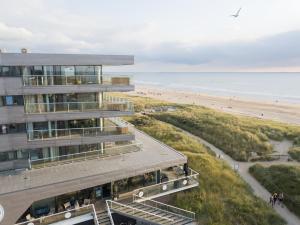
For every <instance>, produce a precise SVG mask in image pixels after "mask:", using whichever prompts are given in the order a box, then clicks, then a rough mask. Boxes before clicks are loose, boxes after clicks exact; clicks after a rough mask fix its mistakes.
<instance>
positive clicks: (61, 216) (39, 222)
mask: <svg viewBox="0 0 300 225" xmlns="http://www.w3.org/2000/svg"><path fill="white" fill-rule="evenodd" d="M88 213H89V214H90V215H91V216H92V219H93V220H94V223H95V224H97V225H98V224H99V221H98V218H97V215H96V211H95V207H94V205H93V204H90V205H86V206H82V207H79V208H78V209H70V210H67V211H63V212H59V213H55V214H52V215H47V216H42V217H40V218H31V219H29V220H28V221H25V222H21V223H17V224H15V225H28V224H34V225H48V224H53V223H57V222H60V221H64V220H70V219H71V218H75V217H77V216H82V215H85V214H88Z"/></svg>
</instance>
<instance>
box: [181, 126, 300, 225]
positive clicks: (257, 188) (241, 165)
mask: <svg viewBox="0 0 300 225" xmlns="http://www.w3.org/2000/svg"><path fill="white" fill-rule="evenodd" d="M182 131H183V132H184V133H185V134H187V135H189V136H191V137H193V138H195V139H197V140H198V141H199V142H201V143H202V144H204V145H206V146H208V147H210V149H211V150H213V151H214V152H215V153H216V154H217V155H222V159H223V160H225V161H226V162H227V163H228V164H230V165H232V166H233V167H234V165H238V170H237V171H238V173H239V174H240V176H241V177H242V178H243V179H244V180H245V181H246V182H247V183H248V184H249V185H250V186H251V188H252V189H253V191H254V194H255V195H256V196H258V197H260V198H261V199H263V200H264V201H266V202H269V197H270V195H271V194H270V193H269V192H268V191H267V190H266V189H265V188H264V187H263V186H262V185H261V184H260V183H259V182H258V181H257V180H256V179H254V178H253V177H252V176H251V175H250V173H249V167H251V166H252V165H254V164H255V163H252V162H238V161H235V160H234V159H232V158H231V157H230V156H229V155H226V154H225V153H224V152H223V151H222V150H221V149H219V148H217V147H215V146H214V145H212V144H210V143H208V142H207V141H205V140H203V139H202V138H199V137H198V136H195V135H193V134H191V133H189V132H187V131H185V130H182ZM260 164H262V165H265V166H268V165H276V164H287V165H299V163H297V162H282V161H272V162H260ZM274 209H275V210H276V212H277V213H278V214H279V215H280V216H281V217H282V218H284V219H285V220H286V221H287V224H288V225H299V224H300V218H298V217H297V216H296V215H295V214H293V213H292V212H291V211H289V210H288V208H286V207H284V208H281V207H279V206H276V207H274Z"/></svg>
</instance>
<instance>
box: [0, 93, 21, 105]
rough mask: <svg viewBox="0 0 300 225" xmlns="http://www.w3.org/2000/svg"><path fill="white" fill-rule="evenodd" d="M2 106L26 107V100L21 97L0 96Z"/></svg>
mask: <svg viewBox="0 0 300 225" xmlns="http://www.w3.org/2000/svg"><path fill="white" fill-rule="evenodd" d="M0 99H1V100H0V106H13V105H24V99H23V96H21V95H14V96H11V95H9V96H0Z"/></svg>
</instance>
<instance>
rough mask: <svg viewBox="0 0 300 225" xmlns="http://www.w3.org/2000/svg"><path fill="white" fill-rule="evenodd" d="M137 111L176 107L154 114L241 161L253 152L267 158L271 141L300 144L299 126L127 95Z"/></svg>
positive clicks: (153, 115)
mask: <svg viewBox="0 0 300 225" xmlns="http://www.w3.org/2000/svg"><path fill="white" fill-rule="evenodd" d="M127 97H128V98H130V100H131V101H133V102H134V104H135V106H136V111H137V112H139V111H142V110H144V109H145V108H151V107H157V106H162V105H172V106H176V107H177V110H176V111H174V112H162V113H154V114H151V116H152V117H154V118H156V119H159V120H161V121H164V122H168V123H171V124H173V125H175V126H177V127H180V128H182V129H184V130H187V131H189V132H191V133H193V134H194V135H197V136H199V137H201V138H203V139H205V140H206V141H208V142H210V143H211V144H213V145H215V146H216V147H218V148H220V149H222V150H223V151H224V152H225V153H227V154H228V155H230V156H231V157H232V158H234V159H236V160H240V161H248V160H249V159H251V155H252V153H254V152H255V153H256V154H257V155H258V156H259V157H265V156H266V155H268V154H270V153H272V151H273V146H272V145H271V144H270V143H269V139H272V140H277V141H280V140H283V139H289V140H293V141H294V143H295V144H296V143H298V142H299V143H300V138H299V137H300V127H299V126H292V125H286V124H283V123H279V122H274V121H270V120H261V119H255V118H250V117H245V116H234V115H231V114H228V113H223V112H219V111H216V110H213V109H208V108H205V107H201V106H192V105H179V104H171V103H167V102H162V101H159V100H154V99H151V98H144V97H135V96H127Z"/></svg>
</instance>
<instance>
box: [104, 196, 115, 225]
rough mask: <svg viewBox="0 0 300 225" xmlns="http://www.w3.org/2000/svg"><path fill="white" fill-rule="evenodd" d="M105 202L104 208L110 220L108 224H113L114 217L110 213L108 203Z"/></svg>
mask: <svg viewBox="0 0 300 225" xmlns="http://www.w3.org/2000/svg"><path fill="white" fill-rule="evenodd" d="M105 204H106V210H107V214H108V217H109V220H110V224H111V225H115V222H114V219H113V217H112V214H111V211H110V208H109V204H108V202H107V201H105Z"/></svg>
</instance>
